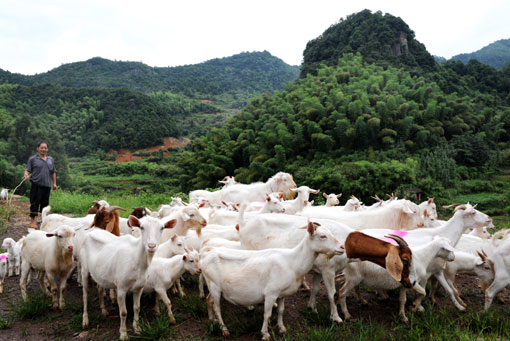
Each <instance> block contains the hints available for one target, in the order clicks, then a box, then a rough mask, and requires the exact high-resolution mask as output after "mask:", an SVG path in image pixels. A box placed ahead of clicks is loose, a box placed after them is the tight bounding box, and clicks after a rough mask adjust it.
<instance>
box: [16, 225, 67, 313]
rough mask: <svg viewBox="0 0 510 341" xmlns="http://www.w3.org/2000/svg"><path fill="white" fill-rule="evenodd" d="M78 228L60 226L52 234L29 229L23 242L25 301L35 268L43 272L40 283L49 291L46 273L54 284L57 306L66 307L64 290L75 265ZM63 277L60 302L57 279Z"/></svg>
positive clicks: (40, 273)
mask: <svg viewBox="0 0 510 341" xmlns="http://www.w3.org/2000/svg"><path fill="white" fill-rule="evenodd" d="M73 238H74V230H73V228H72V227H70V226H67V225H60V226H59V227H58V228H57V229H56V230H54V231H53V232H52V233H47V232H45V231H36V230H29V234H28V235H27V236H26V237H25V238H23V239H22V242H21V278H20V287H21V295H22V297H23V300H25V301H26V300H27V278H28V275H29V273H30V270H31V269H34V270H37V271H39V276H38V279H39V285H40V286H41V289H42V290H43V291H45V292H47V290H48V289H47V288H46V285H45V284H44V274H46V278H47V279H48V282H49V284H50V289H51V296H52V300H53V309H57V308H60V309H61V310H62V309H63V308H64V305H65V303H64V296H63V293H64V290H65V287H66V283H67V277H68V275H69V272H70V270H71V269H72V266H73V250H74V244H73ZM58 280H60V288H59V289H60V290H59V291H60V292H59V294H60V298H59V299H58V302H57V281H58Z"/></svg>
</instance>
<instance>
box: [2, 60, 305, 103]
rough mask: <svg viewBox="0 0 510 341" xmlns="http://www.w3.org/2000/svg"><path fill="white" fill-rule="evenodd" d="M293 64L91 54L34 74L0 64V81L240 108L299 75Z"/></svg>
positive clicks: (267, 61) (266, 61)
mask: <svg viewBox="0 0 510 341" xmlns="http://www.w3.org/2000/svg"><path fill="white" fill-rule="evenodd" d="M298 73H299V69H298V67H297V66H290V65H287V64H285V63H284V62H283V61H282V60H281V59H279V58H276V57H274V56H272V55H271V54H270V53H269V52H267V51H264V52H243V53H240V54H236V55H233V56H231V57H225V58H216V59H212V60H209V61H206V62H203V63H200V64H194V65H185V66H177V67H150V66H148V65H145V64H143V63H139V62H125V61H111V60H107V59H104V58H99V57H95V58H91V59H89V60H87V61H83V62H76V63H69V64H64V65H62V66H60V67H58V68H55V69H53V70H51V71H49V72H46V73H41V74H37V75H34V76H22V75H13V74H11V73H9V72H4V71H2V70H0V83H5V82H9V83H15V84H23V85H35V84H48V83H49V84H53V85H59V86H62V87H73V88H86V87H98V88H111V89H119V88H129V89H132V90H135V91H139V92H143V93H150V92H160V91H171V92H172V93H177V94H181V95H184V96H187V97H191V98H196V99H204V98H205V99H213V98H214V99H216V100H222V101H225V102H226V103H229V104H228V106H229V107H230V108H241V107H243V106H244V105H246V103H247V101H248V100H249V99H250V98H252V97H255V96H257V95H260V94H262V93H263V92H265V91H273V90H277V89H281V88H282V86H283V85H284V84H286V83H288V82H290V81H293V80H295V79H296V78H297V76H298Z"/></svg>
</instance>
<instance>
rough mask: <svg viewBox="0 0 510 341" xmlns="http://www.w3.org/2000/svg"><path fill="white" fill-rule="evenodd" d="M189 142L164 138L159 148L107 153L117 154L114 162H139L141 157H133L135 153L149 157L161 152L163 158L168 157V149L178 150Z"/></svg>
mask: <svg viewBox="0 0 510 341" xmlns="http://www.w3.org/2000/svg"><path fill="white" fill-rule="evenodd" d="M190 142H191V140H190V139H188V138H180V139H177V138H175V137H165V138H163V144H162V145H159V146H153V147H149V148H144V149H138V150H135V151H131V150H129V149H126V148H121V149H117V150H114V149H112V150H110V151H108V153H107V154H108V155H113V153H114V152H117V158H116V159H115V162H126V161H132V160H141V159H142V157H141V156H137V155H134V154H136V153H150V154H151V156H152V155H153V154H154V153H155V152H158V151H159V150H162V151H163V155H164V156H169V155H170V153H169V152H168V148H178V147H185V146H187V145H188V144H189V143H190Z"/></svg>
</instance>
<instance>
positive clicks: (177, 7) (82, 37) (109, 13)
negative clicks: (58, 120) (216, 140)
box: [0, 0, 510, 75]
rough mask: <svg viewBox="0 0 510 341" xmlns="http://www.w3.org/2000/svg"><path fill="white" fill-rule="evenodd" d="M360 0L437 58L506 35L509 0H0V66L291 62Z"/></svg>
mask: <svg viewBox="0 0 510 341" xmlns="http://www.w3.org/2000/svg"><path fill="white" fill-rule="evenodd" d="M363 9H369V10H371V11H372V12H376V11H381V12H383V13H389V14H392V15H394V16H397V17H400V18H402V19H403V20H404V21H405V22H406V23H407V24H408V25H409V27H410V28H411V29H412V30H413V31H414V32H415V35H416V39H417V40H418V41H420V42H421V43H423V44H424V45H425V47H426V48H427V50H428V51H429V52H430V53H431V54H433V55H437V56H443V57H446V58H449V57H451V56H453V55H456V54H459V53H466V52H473V51H476V50H479V49H480V48H482V47H484V46H486V45H488V44H490V43H492V42H494V41H496V40H499V39H508V38H510V19H509V18H510V1H508V0H484V1H479V0H477V1H472V0H464V1H457V0H455V1H454V0H441V1H438V0H429V1H409V0H406V1H401V0H394V1H391V0H385V1H381V0H377V1H376V0H374V1H372V0H351V1H344V0H331V1H328V0H314V1H311V0H308V1H301V0H292V1H287V0H281V1H279V0H270V1H267V0H257V1H251V0H233V1H222V0H180V1H173V0H165V1H159V0H157V1H156V0H146V1H140V0H138V1H132V0H122V1H117V0H86V1H84V0H0V68H1V69H3V70H7V71H10V72H16V73H22V74H26V75H29V74H35V73H41V72H46V71H49V70H51V69H53V68H55V67H58V66H60V65H62V64H66V63H71V62H77V61H84V60H87V59H89V58H92V57H98V56H99V57H103V58H107V59H111V60H122V61H139V62H143V63H145V64H148V65H150V66H177V65H185V64H196V63H200V62H204V61H206V60H209V59H213V58H221V57H226V56H231V55H234V54H237V53H240V52H252V51H263V50H267V51H269V52H270V53H271V54H272V55H273V56H276V57H278V58H281V59H282V60H283V61H285V62H286V63H288V64H292V65H299V64H301V61H302V57H303V50H304V49H305V47H306V43H307V42H308V41H310V40H311V39H314V38H316V37H318V36H319V35H320V34H322V32H324V30H326V29H327V28H328V27H329V26H331V25H333V24H335V23H337V22H338V21H339V20H340V18H345V17H346V16H347V15H349V14H352V13H356V12H359V11H361V10H363Z"/></svg>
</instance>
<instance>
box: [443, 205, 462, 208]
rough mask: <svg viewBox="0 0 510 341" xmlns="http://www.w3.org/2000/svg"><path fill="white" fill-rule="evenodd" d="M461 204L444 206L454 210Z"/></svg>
mask: <svg viewBox="0 0 510 341" xmlns="http://www.w3.org/2000/svg"><path fill="white" fill-rule="evenodd" d="M459 205H460V204H451V205H443V208H454V207H457V206H459Z"/></svg>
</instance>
